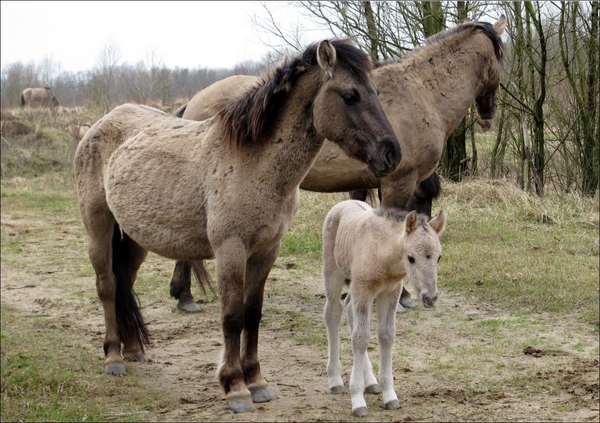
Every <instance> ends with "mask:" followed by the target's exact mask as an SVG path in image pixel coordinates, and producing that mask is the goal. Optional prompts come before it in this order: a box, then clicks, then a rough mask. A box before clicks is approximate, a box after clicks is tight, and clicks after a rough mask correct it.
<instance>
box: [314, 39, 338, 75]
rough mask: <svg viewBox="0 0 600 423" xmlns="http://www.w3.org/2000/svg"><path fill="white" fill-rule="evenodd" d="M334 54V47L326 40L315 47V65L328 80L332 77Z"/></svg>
mask: <svg viewBox="0 0 600 423" xmlns="http://www.w3.org/2000/svg"><path fill="white" fill-rule="evenodd" d="M335 61H336V53H335V47H333V44H331V43H330V42H329V41H328V40H323V41H321V42H320V43H319V45H318V46H317V63H318V64H319V66H320V67H321V69H323V71H324V72H325V75H326V76H327V77H328V78H331V77H333V68H334V67H335Z"/></svg>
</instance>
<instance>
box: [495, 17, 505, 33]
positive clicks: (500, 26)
mask: <svg viewBox="0 0 600 423" xmlns="http://www.w3.org/2000/svg"><path fill="white" fill-rule="evenodd" d="M505 28H506V16H504V15H502V16H500V18H499V19H498V20H497V21H496V23H494V29H495V30H496V34H498V37H499V36H501V35H502V33H503V32H504V29H505Z"/></svg>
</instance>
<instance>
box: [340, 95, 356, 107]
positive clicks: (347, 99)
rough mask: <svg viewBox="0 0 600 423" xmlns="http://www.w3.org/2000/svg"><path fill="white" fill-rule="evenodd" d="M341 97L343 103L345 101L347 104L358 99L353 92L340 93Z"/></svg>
mask: <svg viewBox="0 0 600 423" xmlns="http://www.w3.org/2000/svg"><path fill="white" fill-rule="evenodd" d="M342 98H343V99H344V103H346V104H347V105H348V106H352V105H353V104H356V103H358V102H359V101H360V98H359V97H358V95H357V94H354V93H345V94H342Z"/></svg>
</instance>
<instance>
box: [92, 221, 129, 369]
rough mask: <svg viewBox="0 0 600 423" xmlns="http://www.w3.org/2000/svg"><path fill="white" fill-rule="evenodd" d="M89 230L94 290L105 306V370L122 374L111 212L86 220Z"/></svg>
mask: <svg viewBox="0 0 600 423" xmlns="http://www.w3.org/2000/svg"><path fill="white" fill-rule="evenodd" d="M84 222H85V223H86V229H87V231H88V234H89V235H90V237H89V242H88V254H89V257H90V262H91V264H92V266H93V267H94V270H95V271H96V291H97V293H98V297H99V298H100V301H101V302H102V308H103V309H104V325H105V330H106V333H105V335H104V355H105V360H104V371H105V372H106V373H112V374H117V375H124V374H125V362H124V361H123V359H122V357H121V338H120V336H119V326H118V324H117V313H116V305H115V297H116V285H117V281H116V278H115V275H114V274H113V267H112V256H113V254H112V249H113V246H112V239H113V228H114V226H115V220H114V218H113V216H112V215H111V214H110V213H97V214H96V215H95V216H94V218H93V219H89V218H87V219H85V217H84Z"/></svg>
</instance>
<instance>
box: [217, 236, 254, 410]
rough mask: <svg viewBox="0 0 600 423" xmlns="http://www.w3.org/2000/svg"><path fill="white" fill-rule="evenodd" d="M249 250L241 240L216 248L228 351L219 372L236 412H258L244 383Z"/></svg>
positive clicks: (236, 239) (223, 323)
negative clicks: (242, 345)
mask: <svg viewBox="0 0 600 423" xmlns="http://www.w3.org/2000/svg"><path fill="white" fill-rule="evenodd" d="M246 257H247V251H246V248H245V246H244V244H243V243H242V241H241V240H240V239H239V238H229V239H227V240H226V241H224V242H222V243H220V245H219V246H218V247H217V248H215V266H216V273H217V282H218V286H219V299H220V302H221V326H222V330H223V338H224V344H225V351H224V354H223V358H222V362H221V364H220V366H219V369H218V371H217V374H218V377H219V384H220V385H221V388H222V389H223V391H224V392H225V398H226V399H227V402H228V404H229V408H230V409H231V410H232V411H233V412H235V413H244V412H249V411H254V410H255V407H254V405H253V404H252V397H251V395H250V391H249V390H248V388H247V386H246V383H245V381H244V372H243V370H242V364H241V359H240V335H241V333H242V330H243V328H244V277H245V274H246Z"/></svg>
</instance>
